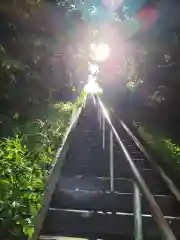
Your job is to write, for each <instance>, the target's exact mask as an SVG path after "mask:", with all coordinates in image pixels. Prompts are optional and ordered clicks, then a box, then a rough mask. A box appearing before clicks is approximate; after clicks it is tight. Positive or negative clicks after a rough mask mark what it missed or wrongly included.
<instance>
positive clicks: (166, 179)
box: [118, 119, 180, 202]
mask: <svg viewBox="0 0 180 240" xmlns="http://www.w3.org/2000/svg"><path fill="white" fill-rule="evenodd" d="M118 121H119V123H120V124H121V126H122V127H123V128H124V130H125V131H126V132H127V134H128V135H129V136H130V137H131V138H132V140H133V141H134V143H135V144H136V146H137V147H138V149H139V150H140V151H141V152H142V153H143V154H144V156H145V157H146V158H147V159H148V161H149V162H150V163H151V164H152V166H153V167H154V169H155V170H156V171H157V172H158V173H159V174H160V176H161V178H162V180H163V181H164V182H165V184H166V185H167V187H168V188H169V190H170V191H171V192H172V193H173V194H174V196H175V197H176V199H177V200H178V201H179V202H180V191H179V189H178V188H177V187H176V185H175V184H174V183H173V181H172V180H171V179H170V178H169V177H168V176H167V175H166V174H165V172H164V171H163V169H162V168H161V167H160V166H159V165H158V164H157V163H156V162H154V161H153V160H152V159H151V156H150V155H149V154H148V152H147V151H146V149H145V148H144V146H143V145H142V144H141V142H140V141H139V140H138V139H137V138H136V137H135V136H134V135H133V133H132V132H131V130H130V129H129V128H128V127H127V126H126V124H125V123H124V122H123V121H122V120H120V119H118Z"/></svg>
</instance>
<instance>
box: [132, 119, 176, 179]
mask: <svg viewBox="0 0 180 240" xmlns="http://www.w3.org/2000/svg"><path fill="white" fill-rule="evenodd" d="M134 125H135V126H136V128H137V130H138V133H139V135H140V136H141V137H142V138H143V139H144V141H145V142H146V143H147V144H148V145H149V146H150V147H151V148H152V149H153V150H154V151H155V152H157V153H158V155H159V156H160V157H161V159H162V163H163V162H165V163H166V164H167V166H169V169H170V170H171V171H173V172H174V173H175V174H176V175H177V176H178V175H179V174H180V145H178V144H176V143H173V140H172V139H170V138H169V137H167V136H166V135H165V134H162V133H160V132H157V131H155V130H153V129H152V127H147V126H146V127H144V126H142V125H144V124H143V123H142V124H141V123H137V122H136V123H135V122H134Z"/></svg>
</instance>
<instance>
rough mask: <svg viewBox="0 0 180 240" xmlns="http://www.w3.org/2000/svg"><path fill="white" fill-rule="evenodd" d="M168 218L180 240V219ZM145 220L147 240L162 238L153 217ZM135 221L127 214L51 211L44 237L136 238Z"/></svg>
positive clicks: (147, 217) (42, 231)
mask: <svg viewBox="0 0 180 240" xmlns="http://www.w3.org/2000/svg"><path fill="white" fill-rule="evenodd" d="M166 219H167V220H168V222H169V223H170V226H171V228H172V230H173V231H174V233H175V234H176V236H177V238H178V239H179V237H180V228H179V226H180V220H179V219H177V218H173V219H172V218H166ZM54 220H55V221H54ZM142 220H143V233H144V239H161V234H160V232H159V230H158V227H157V224H156V223H155V222H154V220H153V219H152V217H151V216H150V215H149V216H147V215H143V219H142ZM133 222H134V216H133V215H130V214H125V213H118V214H112V213H102V212H90V211H77V210H76V211H75V210H64V209H53V208H51V209H49V210H48V212H47V215H46V219H45V221H44V225H43V228H42V230H41V234H43V235H56V236H62V235H66V236H73V237H81V236H82V237H84V236H92V235H94V236H96V238H95V239H97V238H100V237H102V236H106V235H115V236H119V238H120V239H123V237H133V235H134V224H133ZM121 237H122V238H121Z"/></svg>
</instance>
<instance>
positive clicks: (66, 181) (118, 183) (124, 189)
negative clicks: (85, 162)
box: [57, 175, 133, 193]
mask: <svg viewBox="0 0 180 240" xmlns="http://www.w3.org/2000/svg"><path fill="white" fill-rule="evenodd" d="M57 189H67V190H88V191H98V192H99V191H101V192H108V191H110V179H109V178H92V177H88V176H85V177H84V176H83V175H77V176H74V177H69V176H63V175H62V176H61V178H60V179H59V181H58V183H57ZM115 189H116V190H117V191H119V192H121V193H132V191H133V185H132V181H131V180H127V179H117V180H115Z"/></svg>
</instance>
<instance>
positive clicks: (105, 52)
mask: <svg viewBox="0 0 180 240" xmlns="http://www.w3.org/2000/svg"><path fill="white" fill-rule="evenodd" d="M90 48H91V51H92V54H93V58H94V60H96V61H98V62H102V61H105V60H106V59H107V58H108V57H109V54H110V49H109V46H108V45H107V44H105V43H101V44H98V45H95V44H91V46H90Z"/></svg>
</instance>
